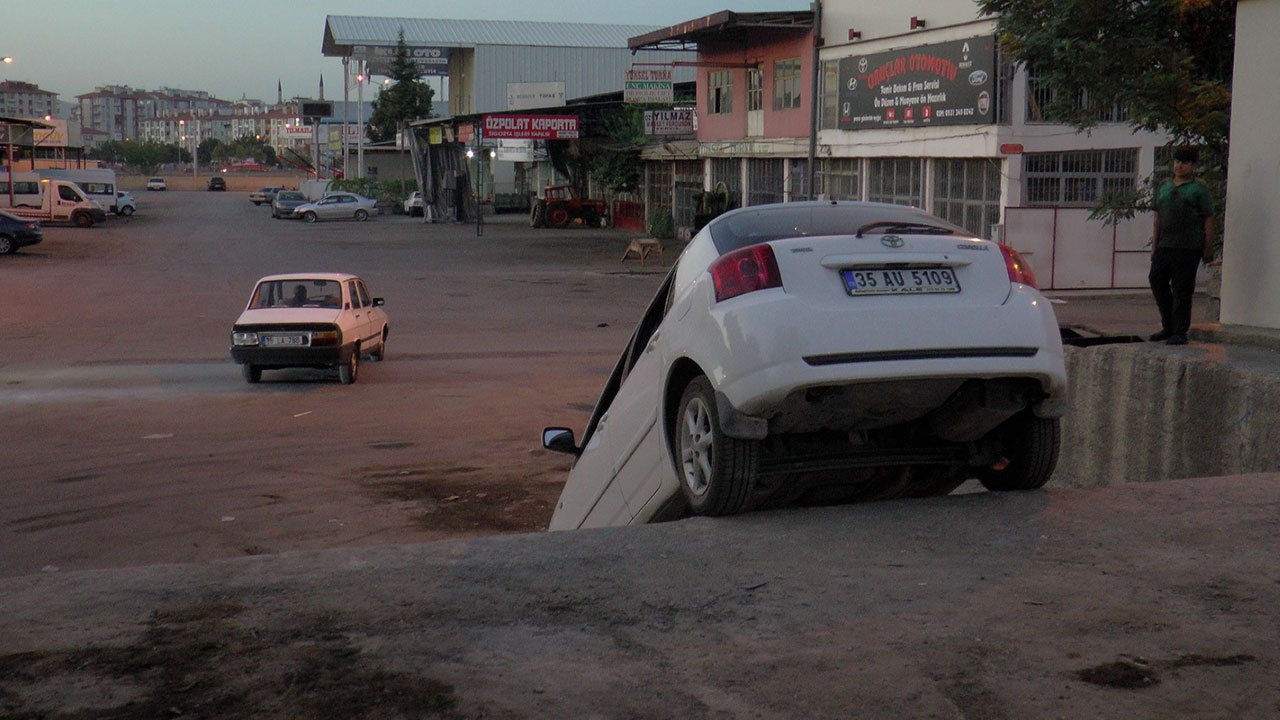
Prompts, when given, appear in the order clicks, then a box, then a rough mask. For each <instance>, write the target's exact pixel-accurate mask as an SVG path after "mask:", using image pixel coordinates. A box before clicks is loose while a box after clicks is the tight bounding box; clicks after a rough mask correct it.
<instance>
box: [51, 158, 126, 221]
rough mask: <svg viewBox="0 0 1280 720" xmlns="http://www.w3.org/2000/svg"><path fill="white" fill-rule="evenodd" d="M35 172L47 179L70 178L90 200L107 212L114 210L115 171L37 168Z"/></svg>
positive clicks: (103, 169)
mask: <svg viewBox="0 0 1280 720" xmlns="http://www.w3.org/2000/svg"><path fill="white" fill-rule="evenodd" d="M35 174H36V175H38V176H40V177H41V178H45V179H49V180H70V181H71V182H73V183H75V184H77V185H79V186H80V189H81V190H83V191H84V194H85V195H88V196H89V199H90V200H97V201H98V203H99V204H101V205H102V208H103V209H104V210H106V211H107V212H109V213H114V212H116V185H117V183H116V171H115V170H110V169H107V168H90V169H64V168H38V169H37V170H36V171H35Z"/></svg>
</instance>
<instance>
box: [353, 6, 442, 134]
mask: <svg viewBox="0 0 1280 720" xmlns="http://www.w3.org/2000/svg"><path fill="white" fill-rule="evenodd" d="M421 76H422V73H421V72H420V71H419V70H418V66H417V65H415V64H414V62H413V60H411V59H410V58H409V46H408V45H406V44H405V42H404V28H401V29H400V36H399V38H398V39H397V40H396V54H395V57H393V58H392V59H391V67H390V72H389V73H388V77H390V78H391V81H392V84H391V85H390V86H389V87H387V88H384V89H382V90H379V91H378V96H377V97H376V98H374V100H373V115H371V116H370V117H369V126H368V131H369V139H370V140H372V141H374V142H384V141H387V140H392V139H394V138H395V136H396V133H398V132H400V128H402V127H403V126H404V125H405V124H407V123H409V122H410V121H412V120H418V119H420V118H429V117H431V100H432V98H434V97H435V90H433V89H432V88H431V86H430V85H427V84H426V83H424V82H419V81H418V78H419V77H421Z"/></svg>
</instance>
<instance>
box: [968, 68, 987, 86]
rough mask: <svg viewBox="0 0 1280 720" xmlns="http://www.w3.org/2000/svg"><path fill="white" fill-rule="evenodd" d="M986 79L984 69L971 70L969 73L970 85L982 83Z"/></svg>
mask: <svg viewBox="0 0 1280 720" xmlns="http://www.w3.org/2000/svg"><path fill="white" fill-rule="evenodd" d="M986 81H987V71H986V70H974V71H973V72H971V73H969V84H970V85H982V84H983V83H985V82H986Z"/></svg>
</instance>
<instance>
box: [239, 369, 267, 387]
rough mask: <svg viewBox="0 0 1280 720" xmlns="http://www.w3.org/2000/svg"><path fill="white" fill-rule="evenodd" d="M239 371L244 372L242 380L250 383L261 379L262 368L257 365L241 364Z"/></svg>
mask: <svg viewBox="0 0 1280 720" xmlns="http://www.w3.org/2000/svg"><path fill="white" fill-rule="evenodd" d="M240 372H242V373H244V381H245V382H247V383H249V384H250V385H253V384H255V383H257V382H258V381H260V380H262V368H261V367H260V366H258V365H241V366H240Z"/></svg>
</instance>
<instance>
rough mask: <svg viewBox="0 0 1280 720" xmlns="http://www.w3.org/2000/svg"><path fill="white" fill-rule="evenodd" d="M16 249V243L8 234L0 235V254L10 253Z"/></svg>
mask: <svg viewBox="0 0 1280 720" xmlns="http://www.w3.org/2000/svg"><path fill="white" fill-rule="evenodd" d="M17 251H18V243H16V242H14V241H13V238H11V237H9V236H8V235H0V255H12V254H14V253H15V252H17Z"/></svg>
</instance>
